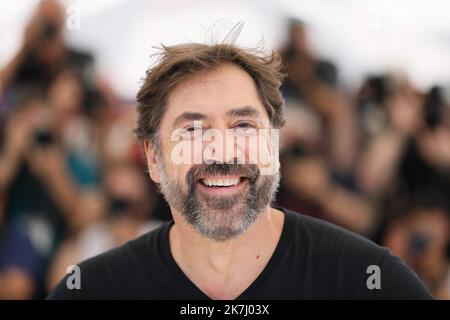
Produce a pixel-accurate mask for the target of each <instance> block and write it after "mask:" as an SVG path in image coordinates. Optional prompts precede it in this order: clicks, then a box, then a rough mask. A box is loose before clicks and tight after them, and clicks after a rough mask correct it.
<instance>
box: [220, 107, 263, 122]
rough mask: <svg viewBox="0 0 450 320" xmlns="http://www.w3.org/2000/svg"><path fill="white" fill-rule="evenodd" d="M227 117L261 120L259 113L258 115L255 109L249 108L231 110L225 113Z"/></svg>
mask: <svg viewBox="0 0 450 320" xmlns="http://www.w3.org/2000/svg"><path fill="white" fill-rule="evenodd" d="M227 116H229V117H236V118H237V117H255V118H258V120H261V113H259V112H258V111H257V110H256V109H255V108H253V107H251V106H245V107H240V108H236V109H232V110H230V111H228V112H227Z"/></svg>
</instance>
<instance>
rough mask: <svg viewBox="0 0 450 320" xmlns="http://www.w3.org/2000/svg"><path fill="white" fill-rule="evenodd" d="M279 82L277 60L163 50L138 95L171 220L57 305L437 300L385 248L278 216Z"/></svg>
mask: <svg viewBox="0 0 450 320" xmlns="http://www.w3.org/2000/svg"><path fill="white" fill-rule="evenodd" d="M281 79H282V75H281V73H280V60H279V57H278V56H277V55H270V56H267V57H266V56H261V55H259V54H258V53H255V52H252V51H248V50H244V49H242V48H239V47H237V46H236V45H234V44H216V45H204V44H194V43H192V44H183V45H177V46H171V47H163V48H162V53H161V57H160V60H159V62H158V63H157V64H156V65H155V66H154V67H153V68H151V69H149V70H148V71H147V74H146V78H145V81H144V83H143V85H142V87H141V89H140V91H139V93H138V95H137V101H138V116H139V117H138V123H137V129H136V132H137V136H138V138H139V140H140V141H141V144H142V147H143V150H144V152H145V156H146V160H147V164H148V172H149V175H150V177H151V179H152V180H153V181H155V182H156V183H158V185H159V188H160V191H161V192H162V194H163V195H164V197H165V199H166V200H167V202H168V204H169V205H170V208H171V212H172V216H173V221H171V222H168V223H166V224H164V225H162V226H161V227H159V228H158V229H156V230H154V231H152V232H150V233H148V234H146V235H144V236H142V237H140V238H138V239H136V240H133V241H131V242H129V243H127V244H125V245H124V246H122V247H119V248H117V249H114V250H112V251H109V252H106V253H104V254H102V255H100V256H97V257H94V258H92V259H89V260H87V261H84V262H82V263H81V264H80V265H79V267H80V268H79V269H80V275H79V276H80V281H81V283H80V285H79V286H78V288H77V287H75V286H74V285H73V284H71V283H70V282H71V281H72V278H71V275H68V276H67V277H66V278H65V279H63V280H62V281H61V282H60V283H59V285H58V286H57V287H56V288H55V290H54V291H53V292H52V293H51V294H50V296H49V298H50V299H104V298H113V299H133V298H138V299H342V298H347V299H352V298H354V299H374V298H385V299H395V298H406V299H428V298H431V297H430V294H429V293H428V291H427V290H426V289H425V287H424V286H423V284H422V283H421V281H420V280H419V279H418V278H417V276H416V275H415V274H414V273H413V272H412V271H411V270H410V269H409V268H408V267H407V266H406V265H405V264H404V263H403V262H402V261H400V259H398V258H397V257H394V256H392V255H391V254H390V253H389V251H388V250H387V249H385V248H382V247H380V246H378V245H376V244H374V243H372V242H370V241H368V240H366V239H364V238H362V237H360V236H357V235H355V234H353V233H351V232H348V231H345V230H343V229H341V228H338V227H336V226H333V225H331V224H328V223H326V222H323V221H319V220H316V219H313V218H310V217H307V216H305V215H302V214H300V213H296V212H292V211H289V210H286V209H283V208H274V207H272V206H271V201H272V200H273V198H274V195H275V193H276V190H277V187H278V183H279V179H280V175H279V162H278V149H277V139H276V137H278V136H277V130H278V128H280V127H281V126H282V125H283V122H284V120H283V99H282V96H281V93H280V90H279V88H280V85H281ZM274 137H275V139H274ZM268 167H269V168H271V170H266V169H267V168H268Z"/></svg>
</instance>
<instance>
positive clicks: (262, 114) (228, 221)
mask: <svg viewBox="0 0 450 320" xmlns="http://www.w3.org/2000/svg"><path fill="white" fill-rule="evenodd" d="M195 121H197V122H195ZM198 121H201V122H198ZM270 128H271V125H270V120H269V117H268V114H267V112H266V110H265V108H264V106H263V104H262V103H261V101H260V98H259V96H258V92H257V90H256V86H255V84H254V82H253V79H252V78H251V77H250V76H249V75H248V74H247V73H246V72H245V71H243V70H241V69H240V68H238V67H236V66H233V65H223V66H221V67H219V68H217V69H215V70H212V71H207V72H203V73H200V74H198V75H194V76H191V77H190V78H188V79H186V80H185V81H184V82H182V83H181V84H180V85H178V86H177V87H176V88H175V89H174V90H173V91H172V92H171V93H170V95H169V99H168V105H167V109H166V112H165V114H164V116H163V118H162V121H161V124H160V131H159V144H160V145H159V148H158V146H157V152H156V154H157V156H156V160H157V165H154V164H152V163H151V162H149V169H150V174H151V176H152V179H153V180H155V181H156V182H158V183H159V184H160V189H161V192H162V193H163V195H164V196H165V198H166V200H167V201H168V203H169V205H170V206H171V207H172V209H174V210H175V211H176V213H178V214H181V215H182V216H183V217H184V219H185V220H186V221H187V222H188V223H189V224H190V225H191V226H193V227H194V228H195V229H196V230H197V231H198V232H200V233H201V234H202V235H204V236H207V237H209V238H211V239H214V240H218V241H224V240H227V239H230V238H232V237H233V236H236V235H239V234H241V233H242V232H243V231H245V230H246V229H247V228H248V227H249V226H250V225H251V224H252V223H253V222H254V221H255V220H256V218H257V217H258V215H259V213H261V212H262V210H263V209H265V208H266V207H267V206H268V205H269V203H270V201H271V200H272V198H273V196H274V194H275V191H276V189H277V186H278V182H279V174H278V170H276V173H275V174H273V175H261V165H260V163H258V161H253V162H250V158H253V159H255V154H252V152H251V150H250V149H249V146H248V140H246V141H247V143H244V144H240V143H238V142H236V140H233V139H227V136H226V130H227V129H241V130H242V131H239V132H241V133H242V136H243V137H244V140H245V139H247V138H248V136H249V135H251V134H255V133H256V132H257V130H258V129H270ZM201 129H203V130H208V129H214V130H216V131H217V132H219V133H221V135H222V137H223V149H222V150H216V149H215V148H212V150H208V152H207V153H205V149H207V148H209V146H210V143H211V141H208V142H205V141H204V136H203V133H202V131H201ZM174 131H178V132H180V133H181V135H183V140H182V141H183V142H182V143H185V144H187V145H188V146H190V147H192V149H190V150H193V152H192V157H191V160H192V162H190V163H182V164H176V163H174V161H172V160H173V153H172V152H173V150H174V148H175V147H176V145H177V143H180V142H177V141H173V139H171V138H172V137H173V136H172V133H173V132H174ZM195 141H200V148H198V150H195V147H194V144H195ZM226 148H230V149H233V150H239V151H238V152H236V153H235V154H234V155H232V156H231V157H230V156H228V155H229V154H227V153H226V150H225V149H226ZM258 148H261V150H262V152H265V153H266V154H267V153H270V151H271V146H270V145H263V144H261V145H259V146H258ZM146 150H147V154H148V150H149V146H148V145H147V146H146ZM202 154H203V156H202ZM205 154H207V156H205ZM199 158H200V159H203V161H201V162H200V163H198V162H195V161H194V160H195V159H197V160H198V159H199ZM237 158H240V159H237ZM233 160H235V162H234V163H233V164H230V162H231V161H233ZM236 160H237V161H236ZM272 160H273V161H275V162H278V154H276V159H272ZM238 161H241V163H239V162H238Z"/></svg>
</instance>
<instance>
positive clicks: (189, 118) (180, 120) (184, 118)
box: [172, 112, 207, 128]
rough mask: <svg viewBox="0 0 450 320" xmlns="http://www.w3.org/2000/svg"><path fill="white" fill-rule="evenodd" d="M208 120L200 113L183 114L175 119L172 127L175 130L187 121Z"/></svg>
mask: <svg viewBox="0 0 450 320" xmlns="http://www.w3.org/2000/svg"><path fill="white" fill-rule="evenodd" d="M206 118H207V116H206V115H205V114H203V113H200V112H183V113H182V114H180V115H178V116H177V117H176V118H175V120H174V121H173V126H172V127H173V128H175V127H177V126H178V125H180V124H181V123H183V122H185V121H193V120H205V119H206Z"/></svg>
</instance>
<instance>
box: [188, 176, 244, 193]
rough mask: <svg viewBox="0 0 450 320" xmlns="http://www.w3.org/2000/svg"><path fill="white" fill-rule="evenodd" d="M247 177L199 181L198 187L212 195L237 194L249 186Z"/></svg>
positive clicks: (222, 177) (221, 177)
mask: <svg viewBox="0 0 450 320" xmlns="http://www.w3.org/2000/svg"><path fill="white" fill-rule="evenodd" d="M248 181H249V179H248V178H247V177H240V176H214V177H207V178H206V177H205V178H200V179H198V180H197V183H196V184H197V185H198V186H199V188H200V189H201V190H203V191H206V192H207V193H211V194H219V195H227V194H232V193H236V191H238V190H241V189H242V188H243V187H244V186H245V185H247V184H248Z"/></svg>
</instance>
